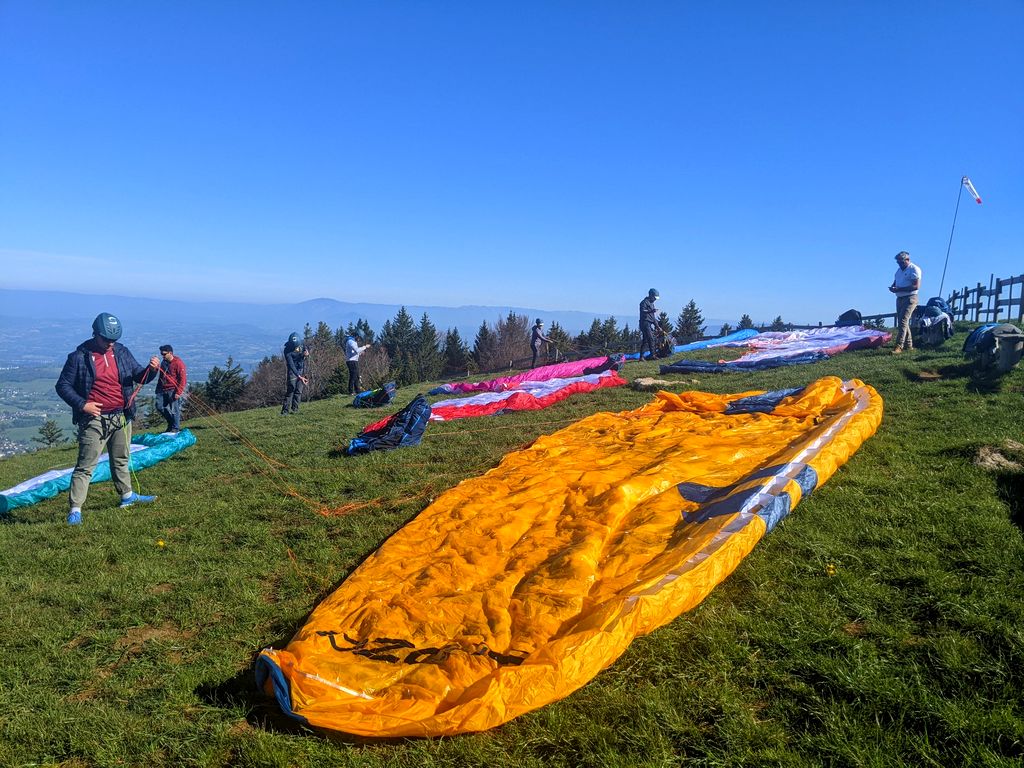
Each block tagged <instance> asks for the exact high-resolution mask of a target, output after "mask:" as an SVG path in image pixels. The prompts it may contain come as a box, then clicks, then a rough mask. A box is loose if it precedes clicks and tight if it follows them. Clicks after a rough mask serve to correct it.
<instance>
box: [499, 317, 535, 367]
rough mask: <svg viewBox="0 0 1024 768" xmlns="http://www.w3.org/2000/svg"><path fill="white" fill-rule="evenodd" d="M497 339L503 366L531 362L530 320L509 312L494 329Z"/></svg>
mask: <svg viewBox="0 0 1024 768" xmlns="http://www.w3.org/2000/svg"><path fill="white" fill-rule="evenodd" d="M494 333H495V336H496V337H497V345H498V357H499V358H500V361H501V364H502V365H509V364H515V363H516V362H517V361H518V362H520V363H526V362H529V359H530V356H531V355H530V352H531V350H530V318H529V317H527V316H526V315H517V314H516V313H515V312H512V311H509V313H508V316H507V317H505V318H500V319H499V320H498V324H497V326H496V327H495V329H494Z"/></svg>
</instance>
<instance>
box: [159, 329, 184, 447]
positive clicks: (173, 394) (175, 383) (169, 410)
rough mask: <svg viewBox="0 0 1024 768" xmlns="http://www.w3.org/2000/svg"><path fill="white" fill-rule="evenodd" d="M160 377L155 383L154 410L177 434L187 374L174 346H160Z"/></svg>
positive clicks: (169, 428) (168, 429)
mask: <svg viewBox="0 0 1024 768" xmlns="http://www.w3.org/2000/svg"><path fill="white" fill-rule="evenodd" d="M160 356H161V357H162V358H163V360H162V361H161V362H160V379H159V380H158V381H157V383H156V410H157V412H158V413H159V414H160V415H161V416H163V417H164V418H165V419H167V431H168V432H171V433H174V434H177V433H178V431H179V430H180V429H181V406H182V405H183V404H184V402H185V384H186V383H188V374H187V372H186V370H185V361H184V360H182V359H181V358H180V357H178V356H177V355H175V354H174V347H172V346H171V345H170V344H164V345H163V346H162V347H160Z"/></svg>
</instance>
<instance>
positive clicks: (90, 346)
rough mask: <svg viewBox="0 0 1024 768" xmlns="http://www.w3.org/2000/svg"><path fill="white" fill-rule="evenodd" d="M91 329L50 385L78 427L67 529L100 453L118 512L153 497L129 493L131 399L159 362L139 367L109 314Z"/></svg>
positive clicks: (77, 516) (78, 512)
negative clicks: (115, 494) (118, 504)
mask: <svg viewBox="0 0 1024 768" xmlns="http://www.w3.org/2000/svg"><path fill="white" fill-rule="evenodd" d="M92 331H93V333H92V338H91V339H89V340H88V341H84V342H82V343H81V344H79V345H78V347H77V348H76V349H75V351H74V352H72V353H71V354H70V355H68V359H67V361H66V362H65V363H64V368H63V369H62V370H61V372H60V377H59V378H58V379H57V384H56V386H55V387H54V388H55V389H56V390H57V394H58V395H59V396H60V399H61V400H63V401H64V402H65V403H67V404H68V405H70V406H71V420H72V422H73V423H74V424H75V425H77V427H78V461H77V462H76V463H75V468H74V470H73V471H72V473H71V488H70V490H69V492H68V502H69V504H70V511H69V512H68V525H79V524H80V523H81V522H82V505H83V504H85V498H86V496H87V494H88V492H89V481H90V479H91V478H92V473H93V470H95V469H96V463H97V462H98V461H99V458H100V455H101V454H102V453H103V451H104V449H106V451H107V453H108V455H109V460H110V477H111V479H112V480H113V481H114V488H116V489H117V492H118V493H119V494H121V507H122V508H123V507H130V506H132V505H133V504H146V503H149V502H151V501H154V500H155V499H156V497H155V496H142V495H141V494H138V493H135V492H134V491H133V490H132V478H131V468H130V464H129V452H130V447H129V446H130V444H131V440H132V420H133V419H134V418H135V395H136V394H137V393H138V387H139V386H141V385H142V384H143V383H145V382H146V381H147V380H148V379H150V378H153V377H154V376H155V374H156V369H157V367H158V366H159V365H160V361H159V360H158V359H157V358H156V357H155V356H154V357H152V358H150V360H149V365H148V366H145V365H140V364H139V362H138V361H137V360H136V359H135V357H134V356H133V355H132V353H131V352H130V351H129V350H128V348H127V347H125V346H124V345H122V344H119V343H118V342H117V340H118V339H119V338H121V322H120V321H119V320H118V319H117V318H116V317H114V315H111V314H110V313H108V312H101V313H100V314H99V315H97V316H96V319H95V320H93V323H92Z"/></svg>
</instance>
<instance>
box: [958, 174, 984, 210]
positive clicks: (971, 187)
mask: <svg viewBox="0 0 1024 768" xmlns="http://www.w3.org/2000/svg"><path fill="white" fill-rule="evenodd" d="M960 183H962V184H963V185H964V186H965V187H967V191H968V192H970V193H971V195H972V196H973V197H974V202H976V203H977V204H978V205H981V195H979V194H978V190H976V189H975V188H974V185H973V184H971V180H970V179H968V178H967V177H966V176H964V177H963V178H962V179H960Z"/></svg>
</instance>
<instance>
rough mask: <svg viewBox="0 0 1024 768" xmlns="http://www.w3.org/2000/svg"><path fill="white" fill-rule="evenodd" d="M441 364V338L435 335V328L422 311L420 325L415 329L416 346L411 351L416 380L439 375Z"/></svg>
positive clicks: (431, 378)
mask: <svg viewBox="0 0 1024 768" xmlns="http://www.w3.org/2000/svg"><path fill="white" fill-rule="evenodd" d="M443 365H444V360H443V358H442V357H441V339H440V338H439V337H438V335H437V328H436V327H434V324H433V323H432V322H430V318H429V317H428V316H427V313H426V312H424V313H423V317H421V318H420V326H419V328H417V329H416V347H415V351H414V353H413V369H414V372H415V375H416V381H434V380H435V379H437V378H438V377H439V376H440V375H441V368H442V367H443Z"/></svg>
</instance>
